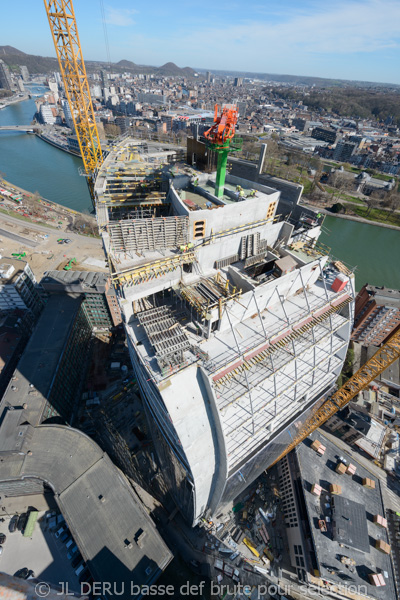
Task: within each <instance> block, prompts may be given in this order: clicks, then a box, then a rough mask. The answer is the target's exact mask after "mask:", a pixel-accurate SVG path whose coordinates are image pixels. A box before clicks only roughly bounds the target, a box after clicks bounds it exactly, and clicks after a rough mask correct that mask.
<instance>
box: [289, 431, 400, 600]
mask: <svg viewBox="0 0 400 600" xmlns="http://www.w3.org/2000/svg"><path fill="white" fill-rule="evenodd" d="M314 440H319V441H320V442H321V443H322V444H323V445H324V446H325V447H326V450H325V453H324V455H323V456H319V455H318V454H317V453H316V452H315V451H314V450H313V449H312V448H311V443H312V442H313V441H314ZM296 456H297V460H298V465H299V471H300V476H301V480H302V489H303V494H304V499H305V505H306V510H307V514H308V520H309V524H310V529H311V535H312V541H313V546H314V549H315V556H316V561H317V565H318V570H319V573H320V577H321V579H323V580H326V581H328V582H330V583H331V584H333V585H336V586H349V585H356V586H366V590H367V592H366V594H367V595H368V596H372V597H374V598H379V599H382V600H384V599H385V600H394V599H395V598H396V593H395V589H394V575H393V569H392V564H391V559H390V556H388V555H386V554H383V553H382V552H380V551H379V550H377V549H376V548H375V542H376V540H383V541H385V542H389V540H388V535H387V532H386V530H385V529H382V528H381V527H379V526H378V525H376V524H375V523H374V522H373V517H374V515H382V516H384V515H385V512H384V510H385V509H384V506H383V502H382V495H381V489H380V482H379V480H378V479H377V478H376V477H374V476H373V475H372V474H371V473H370V471H368V470H367V469H365V468H364V467H363V466H362V465H360V463H356V467H357V470H356V473H355V474H354V475H352V476H351V475H347V474H343V475H340V474H339V473H336V471H335V468H336V465H337V463H338V461H339V460H342V461H343V459H344V460H346V461H347V464H350V463H354V460H353V459H351V457H350V456H349V455H348V454H346V453H345V452H343V451H342V450H339V449H338V448H337V446H335V445H334V444H333V443H332V442H330V441H329V440H328V439H327V438H325V437H324V435H323V433H322V432H321V431H320V430H317V431H315V432H313V433H312V434H311V436H309V438H307V439H306V440H305V441H304V442H303V443H301V444H300V445H299V446H298V447H297V452H296ZM364 478H369V479H372V480H373V481H374V482H375V489H370V488H367V487H364V486H363V484H362V482H363V479H364ZM314 483H317V484H319V485H320V486H321V487H322V489H323V491H322V494H321V496H320V497H317V496H314V495H313V494H312V493H311V486H312V485H313V484H314ZM331 484H337V485H339V486H341V495H335V496H334V497H333V496H332V495H331V493H330V485H331ZM319 519H324V520H325V521H326V523H327V528H328V530H327V532H323V531H321V529H320V528H319V526H318V520H319ZM334 523H336V532H334V527H333V524H334ZM343 556H345V557H347V558H348V559H350V561H354V567H351V568H346V566H345V564H343V563H342V562H341V557H343ZM378 572H380V573H384V572H386V573H387V575H388V577H387V578H386V576H385V583H386V585H385V586H383V587H375V586H372V585H371V583H370V580H369V577H368V575H369V574H370V573H378Z"/></svg>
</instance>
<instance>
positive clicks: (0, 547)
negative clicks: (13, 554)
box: [0, 546, 3, 554]
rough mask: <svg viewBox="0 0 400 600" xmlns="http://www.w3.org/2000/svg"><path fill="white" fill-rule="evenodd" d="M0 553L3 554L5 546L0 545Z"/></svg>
mask: <svg viewBox="0 0 400 600" xmlns="http://www.w3.org/2000/svg"><path fill="white" fill-rule="evenodd" d="M0 554H3V546H0Z"/></svg>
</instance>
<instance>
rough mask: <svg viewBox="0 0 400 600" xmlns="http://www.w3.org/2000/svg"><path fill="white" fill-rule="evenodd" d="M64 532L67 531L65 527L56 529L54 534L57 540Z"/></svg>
mask: <svg viewBox="0 0 400 600" xmlns="http://www.w3.org/2000/svg"><path fill="white" fill-rule="evenodd" d="M66 530H67V528H66V526H65V525H63V526H62V527H60V529H58V530H57V531H56V533H55V536H56V538H57V539H58V538H59V537H60V536H61V535H62V534H63V533H64V532H65V531H66Z"/></svg>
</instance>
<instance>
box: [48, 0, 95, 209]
mask: <svg viewBox="0 0 400 600" xmlns="http://www.w3.org/2000/svg"><path fill="white" fill-rule="evenodd" d="M44 5H45V7H46V13H47V17H48V19H49V24H50V30H51V34H52V36H53V42H54V46H55V49H56V53H57V58H58V63H59V66H60V71H61V75H62V78H63V82H64V86H65V95H66V96H67V100H68V104H69V107H70V109H71V114H72V119H73V122H74V126H75V133H76V136H77V138H78V143H79V148H80V151H81V156H82V160H83V165H84V168H85V173H86V176H87V178H88V179H87V181H88V186H89V191H90V196H91V198H92V202H93V205H94V204H95V196H94V179H93V177H94V173H95V171H96V169H97V168H98V167H99V166H100V165H101V163H102V162H103V153H102V150H101V145H100V139H99V133H98V131H97V126H96V121H95V118H94V112H93V105H92V100H91V97H90V91H89V83H88V80H87V76H86V69H85V63H84V60H83V56H82V49H81V45H80V42H79V35H78V28H77V25H76V19H75V13H74V7H73V4H72V0H44Z"/></svg>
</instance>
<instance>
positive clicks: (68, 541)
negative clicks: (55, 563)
mask: <svg viewBox="0 0 400 600" xmlns="http://www.w3.org/2000/svg"><path fill="white" fill-rule="evenodd" d="M73 545H74V538H72V537H71V538H70V539H69V540H66V542H65V547H66V548H70V549H72V546H73Z"/></svg>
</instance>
